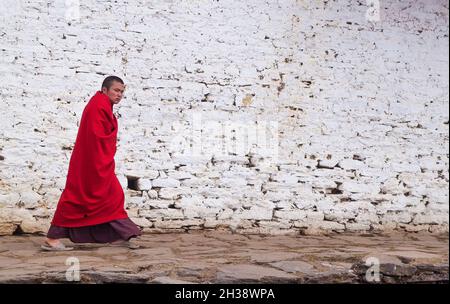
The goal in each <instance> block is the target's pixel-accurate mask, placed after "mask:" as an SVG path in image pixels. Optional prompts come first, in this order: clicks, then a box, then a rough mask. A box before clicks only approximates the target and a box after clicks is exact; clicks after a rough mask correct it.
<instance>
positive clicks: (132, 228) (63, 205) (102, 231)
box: [42, 76, 141, 250]
mask: <svg viewBox="0 0 450 304" xmlns="http://www.w3.org/2000/svg"><path fill="white" fill-rule="evenodd" d="M124 89H125V86H124V83H123V81H122V79H120V78H119V77H116V76H109V77H106V78H105V80H104V81H103V84H102V87H101V91H97V92H96V94H95V95H94V96H93V97H92V98H91V99H90V101H89V103H88V104H87V105H86V107H85V108H84V111H83V114H82V117H81V121H80V126H79V129H78V134H77V138H76V142H75V146H74V149H73V151H72V156H71V158H70V163H69V171H68V174H67V180H66V186H65V188H64V191H63V193H62V194H61V197H60V199H59V202H58V205H57V208H56V211H55V214H54V217H53V220H52V222H51V226H50V229H49V230H48V233H47V238H46V240H45V244H44V245H42V249H44V250H72V249H73V247H67V246H65V245H64V244H63V243H62V242H61V241H60V240H59V239H61V238H69V239H70V240H71V241H72V242H74V243H119V244H120V243H121V244H124V245H126V246H128V247H129V248H132V249H134V248H137V247H139V246H137V245H136V244H133V243H130V239H131V238H133V237H137V236H139V235H141V231H140V229H139V228H138V227H137V226H136V224H134V223H133V222H132V221H131V220H130V219H129V218H128V215H127V213H126V211H125V209H124V198H125V197H124V192H123V190H122V187H121V185H120V183H119V181H118V179H117V177H116V175H115V172H114V169H115V162H114V155H115V153H116V140H117V128H118V125H117V119H116V117H115V115H114V114H113V106H114V105H115V104H118V103H119V102H120V100H121V99H122V96H123V93H124Z"/></svg>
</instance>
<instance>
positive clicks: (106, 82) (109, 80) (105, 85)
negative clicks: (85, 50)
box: [102, 76, 124, 90]
mask: <svg viewBox="0 0 450 304" xmlns="http://www.w3.org/2000/svg"><path fill="white" fill-rule="evenodd" d="M114 81H117V82H119V83H121V84H124V83H123V80H122V79H120V78H119V77H117V76H108V77H106V78H105V80H103V83H102V89H103V88H107V89H108V90H109V89H110V88H111V86H112V84H113V82H114Z"/></svg>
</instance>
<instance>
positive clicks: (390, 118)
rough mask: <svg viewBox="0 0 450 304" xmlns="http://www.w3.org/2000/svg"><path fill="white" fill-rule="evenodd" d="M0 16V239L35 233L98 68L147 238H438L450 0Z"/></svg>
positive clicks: (95, 6)
mask: <svg viewBox="0 0 450 304" xmlns="http://www.w3.org/2000/svg"><path fill="white" fill-rule="evenodd" d="M77 4H79V5H77ZM378 4H379V9H378ZM0 9H1V10H0V55H1V56H0V98H1V99H0V105H1V106H0V234H9V233H13V232H14V231H19V232H20V231H23V232H45V231H46V229H47V227H48V225H49V221H50V219H51V216H52V214H53V211H54V208H55V205H56V203H57V201H58V199H59V196H60V194H61V191H62V190H63V188H64V184H65V179H66V174H67V169H68V164H69V158H70V155H71V149H72V147H73V143H74V141H75V137H76V132H77V127H78V123H79V120H80V117H81V113H82V111H83V108H84V106H85V104H86V102H87V101H88V99H89V98H90V97H91V96H92V95H93V94H94V93H95V91H96V90H98V89H99V86H100V84H101V82H102V80H103V79H104V77H105V76H107V75H110V74H115V75H118V76H120V77H122V78H123V79H124V80H125V82H126V84H127V91H126V96H125V98H124V99H123V100H122V102H121V103H120V104H119V105H118V106H117V107H116V108H115V111H116V114H117V115H119V116H120V117H119V143H118V152H117V155H116V174H117V175H118V177H119V180H120V181H121V183H122V185H123V186H124V189H125V193H126V204H127V208H128V211H129V214H130V216H131V217H132V218H133V219H134V220H135V221H136V222H137V223H138V224H139V225H141V226H142V227H144V228H145V230H146V231H179V230H187V229H231V230H233V231H237V232H242V233H273V234H276V233H298V232H303V233H316V232H321V231H391V230H392V229H400V230H406V231H419V230H428V231H448V222H449V213H448V210H449V196H448V181H449V170H448V169H449V157H448V155H449V154H448V148H449V146H448V138H449V137H448V135H449V129H448V120H449V119H448V115H449V114H448V110H449V95H448V89H449V88H448V83H449V72H448V63H449V50H448V46H449V45H448V44H449V43H448V34H449V30H448V26H449V22H448V20H449V18H448V1H444V0H433V1H426V0H421V1H414V0H401V1H400V0H397V1H393V0H390V1H387V0H380V1H376V0H371V1H364V0H360V1H355V0H353V1H351V0H336V1H331V0H330V1H318V0H316V1H312V0H310V1H300V0H298V1H294V0H279V1H275V0H268V1H260V0H250V1H231V0H230V1H212V0H189V1H187V0H179V1H175V0H155V1H150V0H148V1H145V0H128V1H108V0H102V1H100V0H98V1H93V0H71V1H44V0H27V1H25V0H2V1H1V3H0ZM214 123H215V125H214ZM217 127H220V128H219V129H218V128H217ZM232 130H235V131H232ZM247 136H248V138H247ZM232 137H235V140H234V141H233V138H232ZM246 138H247V139H246ZM252 139H253V140H255V139H257V140H256V142H255V143H256V144H252V142H253V141H252ZM245 142H247V143H245ZM234 143H238V144H241V146H243V148H244V149H243V150H235V149H234V148H233V144H234ZM221 145H222V147H225V148H226V150H225V151H221V150H220V149H219V148H220V147H221ZM127 179H129V180H130V181H129V183H130V187H131V188H134V190H132V189H127V185H128V180H127Z"/></svg>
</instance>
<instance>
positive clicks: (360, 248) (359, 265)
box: [0, 231, 449, 284]
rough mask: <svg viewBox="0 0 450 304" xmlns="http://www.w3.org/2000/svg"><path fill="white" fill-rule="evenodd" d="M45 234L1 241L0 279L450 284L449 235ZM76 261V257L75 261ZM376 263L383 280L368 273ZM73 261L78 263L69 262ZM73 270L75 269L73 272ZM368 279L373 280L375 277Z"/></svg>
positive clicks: (167, 282) (26, 235) (33, 280)
mask: <svg viewBox="0 0 450 304" xmlns="http://www.w3.org/2000/svg"><path fill="white" fill-rule="evenodd" d="M43 241H44V237H40V236H32V235H29V234H24V235H20V236H19V235H16V236H3V237H1V238H0V283H32V282H41V283H52V282H61V283H63V282H67V281H66V273H67V270H69V267H70V266H73V265H74V261H76V260H74V258H76V259H78V261H79V264H77V265H78V266H79V269H80V273H79V274H80V276H79V277H80V282H82V283H148V284H155V283H160V284H188V283H193V284H197V283H203V284H204V283H206V284H209V283H236V284H240V283H375V284H376V283H407V282H415V283H423V282H439V283H442V282H446V283H448V279H449V278H448V234H431V233H428V232H427V233H423V232H422V233H406V232H405V233H398V232H397V233H392V234H390V235H380V234H355V233H353V234H345V233H344V234H333V235H328V236H301V235H293V236H263V235H240V234H230V233H221V232H218V231H209V232H205V231H203V232H202V231H197V232H193V233H181V234H179V233H173V234H169V233H166V234H157V233H155V234H144V235H143V236H141V237H140V239H139V240H136V243H138V244H139V245H141V246H142V248H141V249H137V250H130V249H128V248H124V247H119V246H112V245H99V244H95V245H90V244H70V245H71V246H75V250H74V251H70V252H44V251H41V250H40V248H39V245H40V244H41V243H42V242H43ZM68 258H70V259H71V260H68ZM374 259H375V261H376V262H377V267H378V279H377V280H371V279H370V278H371V277H370V276H369V277H368V276H367V273H371V270H370V268H369V267H371V266H372V264H373V261H374ZM68 261H72V262H71V263H68ZM70 273H72V272H70V270H69V274H70ZM368 278H369V279H368Z"/></svg>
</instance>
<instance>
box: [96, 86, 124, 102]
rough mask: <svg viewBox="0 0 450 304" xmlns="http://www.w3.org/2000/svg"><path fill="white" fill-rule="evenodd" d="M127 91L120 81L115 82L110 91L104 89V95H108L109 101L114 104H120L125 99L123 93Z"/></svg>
mask: <svg viewBox="0 0 450 304" xmlns="http://www.w3.org/2000/svg"><path fill="white" fill-rule="evenodd" d="M124 91H125V86H124V85H123V84H121V83H120V82H118V81H113V82H112V85H111V87H110V88H109V90H108V89H107V88H105V87H104V88H102V92H103V94H106V95H108V97H109V101H111V103H112V104H118V103H119V102H120V100H121V99H122V97H123V92H124Z"/></svg>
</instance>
